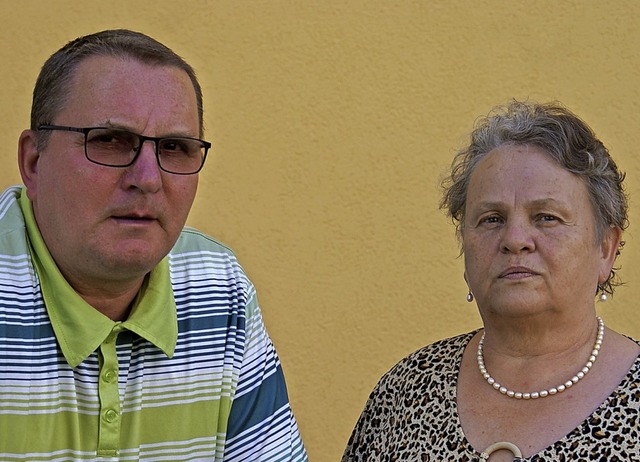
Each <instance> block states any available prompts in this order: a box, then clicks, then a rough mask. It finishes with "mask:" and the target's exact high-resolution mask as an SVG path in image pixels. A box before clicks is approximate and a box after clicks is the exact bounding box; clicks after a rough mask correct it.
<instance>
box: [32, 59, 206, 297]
mask: <svg viewBox="0 0 640 462" xmlns="http://www.w3.org/2000/svg"><path fill="white" fill-rule="evenodd" d="M51 123H52V124H55V125H67V126H73V127H107V126H108V127H117V128H123V129H127V130H129V131H132V132H135V133H139V134H143V135H147V136H154V137H165V136H188V137H199V135H200V130H199V128H200V125H199V121H198V112H197V105H196V96H195V91H194V88H193V85H192V83H191V80H190V79H189V77H188V75H187V74H186V73H185V72H184V71H182V70H181V69H178V68H175V67H166V66H150V65H147V64H143V63H140V62H139V61H136V60H134V59H122V58H115V57H104V56H96V57H91V58H88V59H86V60H85V61H83V62H82V63H81V64H80V65H79V67H78V68H77V70H76V72H75V77H74V80H73V84H72V85H71V90H70V97H69V100H68V101H67V104H66V105H65V107H64V109H63V110H62V111H61V112H60V113H59V114H58V115H57V116H56V118H55V120H52V121H51ZM83 141H84V136H83V134H82V133H75V132H63V131H52V132H50V133H49V140H48V144H47V146H46V147H45V149H43V150H42V151H41V152H40V153H39V154H38V156H37V158H36V161H35V162H34V164H33V168H32V173H33V174H32V175H31V179H29V180H28V181H25V184H26V185H27V187H28V195H29V198H30V199H31V200H32V201H33V206H34V213H35V217H36V220H37V222H38V226H39V228H40V231H41V233H42V236H43V238H44V240H45V243H46V244H47V247H48V248H49V250H50V252H51V255H52V256H53V258H54V260H55V261H56V263H57V265H58V267H59V268H60V270H61V271H62V273H63V275H64V276H65V277H66V278H67V280H68V281H69V282H70V283H71V285H72V286H73V287H74V288H75V289H76V290H79V291H83V290H92V289H95V288H104V287H110V286H111V285H114V287H117V285H118V284H120V283H121V282H123V281H133V280H137V279H139V278H141V277H143V276H144V275H145V274H146V273H148V272H149V271H150V270H151V269H152V268H153V267H154V266H155V265H156V264H157V263H158V262H159V261H160V260H161V259H162V258H163V257H164V256H165V255H166V254H167V253H168V252H169V250H170V249H171V247H172V246H173V245H174V243H175V242H176V239H177V238H178V235H179V234H180V231H181V229H182V227H183V226H184V224H185V221H186V219H187V215H188V213H189V210H190V208H191V205H192V203H193V200H194V197H195V193H196V188H197V184H198V176H197V175H175V174H171V173H166V172H163V171H162V170H160V168H159V166H158V164H157V161H156V157H155V147H154V144H153V143H152V142H145V143H144V145H143V147H142V151H141V152H140V155H139V157H138V159H137V160H136V162H135V163H134V164H133V165H131V166H129V167H126V168H113V167H105V166H101V165H96V164H94V163H91V162H90V161H89V160H87V159H86V157H85V155H84V145H83ZM24 176H25V175H24V173H23V178H24ZM105 284H106V286H105Z"/></svg>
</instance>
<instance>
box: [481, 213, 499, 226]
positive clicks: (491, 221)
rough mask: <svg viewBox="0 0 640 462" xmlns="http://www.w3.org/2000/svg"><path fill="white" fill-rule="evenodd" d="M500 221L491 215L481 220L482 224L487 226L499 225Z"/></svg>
mask: <svg viewBox="0 0 640 462" xmlns="http://www.w3.org/2000/svg"><path fill="white" fill-rule="evenodd" d="M501 222H502V219H501V218H500V217H499V216H496V215H491V216H489V217H486V218H483V219H482V223H487V224H490V225H491V224H495V223H501Z"/></svg>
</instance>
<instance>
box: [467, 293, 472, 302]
mask: <svg viewBox="0 0 640 462" xmlns="http://www.w3.org/2000/svg"><path fill="white" fill-rule="evenodd" d="M467 301H468V302H469V303H471V302H472V301H473V294H472V293H471V291H469V293H468V294H467Z"/></svg>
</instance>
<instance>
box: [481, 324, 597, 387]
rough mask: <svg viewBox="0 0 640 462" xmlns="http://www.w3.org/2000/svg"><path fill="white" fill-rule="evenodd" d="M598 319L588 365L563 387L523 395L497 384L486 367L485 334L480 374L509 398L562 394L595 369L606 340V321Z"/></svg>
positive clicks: (482, 338) (482, 340) (562, 385)
mask: <svg viewBox="0 0 640 462" xmlns="http://www.w3.org/2000/svg"><path fill="white" fill-rule="evenodd" d="M597 319H598V335H597V337H596V342H595V345H594V346H593V351H592V352H591V355H590V356H589V359H588V361H587V363H586V364H585V365H584V367H583V368H582V369H580V371H578V373H577V374H576V375H574V376H573V377H571V379H570V380H567V381H566V382H564V383H563V384H561V385H558V386H557V387H553V388H549V389H548V390H540V391H537V392H533V393H530V392H526V393H523V392H520V391H513V390H510V389H508V388H507V387H505V386H503V385H500V384H499V383H498V382H496V380H495V379H494V378H493V377H491V375H490V374H489V372H488V371H487V368H486V367H485V365H484V353H483V351H482V348H483V345H484V335H485V334H484V333H483V334H482V337H481V338H480V342H479V343H478V354H477V360H478V368H479V369H480V373H481V374H482V377H483V378H484V379H485V380H486V381H487V382H488V383H489V385H491V386H492V387H493V388H495V389H496V390H498V391H499V392H500V393H501V394H503V395H506V396H508V397H509V398H515V399H525V400H528V399H538V398H546V397H547V396H552V395H555V394H558V393H562V392H563V391H565V390H566V389H567V388H571V387H572V386H573V385H575V384H576V383H578V382H579V381H580V380H582V379H583V378H584V377H585V375H586V374H587V373H588V372H589V371H590V370H591V368H592V367H593V363H595V361H596V359H597V357H598V354H599V353H600V348H601V347H602V340H603V339H604V321H603V320H602V318H600V317H598V318H597Z"/></svg>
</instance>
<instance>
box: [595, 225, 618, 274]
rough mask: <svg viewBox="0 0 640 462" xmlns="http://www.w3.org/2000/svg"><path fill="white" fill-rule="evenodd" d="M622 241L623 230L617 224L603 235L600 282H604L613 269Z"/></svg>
mask: <svg viewBox="0 0 640 462" xmlns="http://www.w3.org/2000/svg"><path fill="white" fill-rule="evenodd" d="M621 241H622V230H621V229H620V228H618V227H617V226H610V227H609V228H608V229H607V230H606V231H605V232H604V236H602V242H600V261H601V265H600V275H599V278H598V283H603V282H604V281H606V280H607V279H608V278H609V275H610V274H611V269H612V268H613V265H614V263H615V261H616V256H617V255H618V250H619V249H620V242H621Z"/></svg>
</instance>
